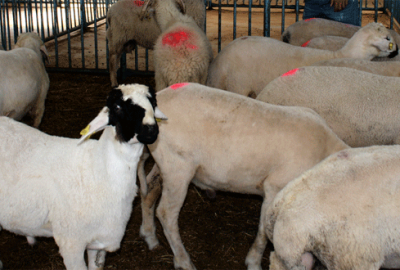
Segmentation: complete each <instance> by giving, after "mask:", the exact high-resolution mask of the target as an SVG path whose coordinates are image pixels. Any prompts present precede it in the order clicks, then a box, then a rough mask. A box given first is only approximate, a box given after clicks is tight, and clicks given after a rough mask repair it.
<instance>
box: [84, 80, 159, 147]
mask: <svg viewBox="0 0 400 270" xmlns="http://www.w3.org/2000/svg"><path fill="white" fill-rule="evenodd" d="M156 118H159V119H166V116H165V115H164V114H163V113H162V112H161V111H160V110H159V109H158V108H157V102H156V98H155V92H154V90H153V89H150V90H149V88H148V87H147V86H144V85H138V84H133V85H120V86H119V87H118V88H114V89H113V90H112V91H111V92H110V94H109V96H108V98H107V105H106V107H104V108H103V109H102V110H101V112H100V113H99V115H98V116H97V117H96V118H95V119H94V120H93V121H92V122H90V124H89V126H88V131H86V132H84V134H83V135H84V136H83V137H82V138H81V141H82V140H84V139H85V138H87V137H88V136H90V135H91V134H93V133H95V132H97V131H100V130H102V129H104V128H105V127H106V126H114V127H115V133H116V139H117V140H118V141H120V142H122V143H129V144H133V143H138V142H139V143H143V144H152V143H153V142H154V141H155V140H156V139H157V136H158V125H157V121H156Z"/></svg>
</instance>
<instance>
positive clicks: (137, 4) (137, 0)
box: [133, 0, 144, 7]
mask: <svg viewBox="0 0 400 270" xmlns="http://www.w3.org/2000/svg"><path fill="white" fill-rule="evenodd" d="M133 3H134V4H135V6H138V7H141V6H143V4H144V1H139V0H135V1H133Z"/></svg>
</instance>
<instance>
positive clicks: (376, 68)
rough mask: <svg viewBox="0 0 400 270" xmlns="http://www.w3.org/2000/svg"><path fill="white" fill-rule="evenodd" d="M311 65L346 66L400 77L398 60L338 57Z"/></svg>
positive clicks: (399, 62)
mask: <svg viewBox="0 0 400 270" xmlns="http://www.w3.org/2000/svg"><path fill="white" fill-rule="evenodd" d="M312 66H335V67H348V68H354V69H357V70H362V71H366V72H370V73H374V74H377V75H382V76H394V77H400V61H380V62H376V61H368V60H364V59H354V58H339V59H330V60H324V61H320V62H317V63H314V64H312Z"/></svg>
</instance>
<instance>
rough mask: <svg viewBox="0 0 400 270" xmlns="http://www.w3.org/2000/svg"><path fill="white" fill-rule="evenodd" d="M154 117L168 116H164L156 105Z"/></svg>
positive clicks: (162, 117) (166, 118)
mask: <svg viewBox="0 0 400 270" xmlns="http://www.w3.org/2000/svg"><path fill="white" fill-rule="evenodd" d="M154 117H155V118H156V119H157V120H168V117H167V116H165V114H164V113H163V112H162V111H160V109H159V108H158V107H156V108H155V110H154Z"/></svg>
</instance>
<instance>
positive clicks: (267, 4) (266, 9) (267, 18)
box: [264, 0, 271, 37]
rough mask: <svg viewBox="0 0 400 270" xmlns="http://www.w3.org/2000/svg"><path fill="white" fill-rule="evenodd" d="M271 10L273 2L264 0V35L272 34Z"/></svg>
mask: <svg viewBox="0 0 400 270" xmlns="http://www.w3.org/2000/svg"><path fill="white" fill-rule="evenodd" d="M270 11H271V3H270V0H264V37H270V36H271V32H270V31H271V29H270V20H271V19H270Z"/></svg>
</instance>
